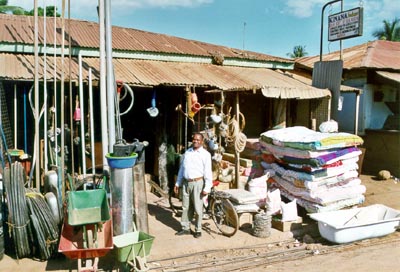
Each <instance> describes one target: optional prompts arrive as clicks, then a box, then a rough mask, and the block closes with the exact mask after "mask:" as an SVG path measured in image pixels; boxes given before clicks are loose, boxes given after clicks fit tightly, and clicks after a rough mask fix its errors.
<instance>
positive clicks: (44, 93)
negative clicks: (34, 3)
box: [25, 1, 49, 172]
mask: <svg viewBox="0 0 400 272" xmlns="http://www.w3.org/2000/svg"><path fill="white" fill-rule="evenodd" d="M43 4H44V10H46V9H47V6H46V1H44V2H43ZM43 96H44V99H43V107H44V108H45V111H44V113H43V116H44V122H43V130H44V134H43V142H44V143H43V153H44V156H43V157H44V171H45V172H47V171H48V164H49V159H48V157H47V154H48V145H47V144H48V142H47V15H46V12H45V13H44V14H43ZM25 152H26V151H25Z"/></svg>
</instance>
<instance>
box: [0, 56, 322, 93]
mask: <svg viewBox="0 0 400 272" xmlns="http://www.w3.org/2000/svg"><path fill="white" fill-rule="evenodd" d="M82 62H83V63H82V67H83V69H82V74H83V78H85V79H86V78H87V77H88V69H89V67H91V68H92V74H93V77H92V78H93V79H94V80H96V79H97V80H98V78H99V59H98V58H83V60H82ZM0 63H7V66H0V75H2V77H3V78H4V79H14V80H31V81H33V80H34V73H33V71H34V56H33V55H22V54H5V53H3V54H0ZM43 64H44V61H43V58H40V61H39V66H40V67H39V77H40V79H41V80H43ZM113 64H114V71H115V77H116V79H117V80H122V81H124V82H126V83H127V84H130V85H136V86H158V85H175V86H185V85H194V86H204V87H209V88H217V89H220V90H230V91H234V90H257V89H264V91H263V94H264V95H266V96H268V97H281V98H303V99H306V98H318V97H324V96H329V95H330V92H329V90H326V89H318V88H315V87H311V86H310V85H307V84H305V83H303V82H301V81H299V80H296V79H293V78H291V77H290V76H287V75H285V74H283V73H279V72H277V71H274V70H271V69H262V68H248V67H233V66H219V65H212V64H200V63H183V62H182V63H180V62H165V61H151V60H134V59H113ZM56 65H57V67H58V69H57V79H58V80H60V78H61V71H62V69H61V67H62V65H61V58H57V64H56ZM47 66H48V70H47V78H48V80H53V78H54V75H53V74H54V68H53V67H54V58H52V57H50V58H48V59H47ZM63 71H64V78H65V80H69V59H68V58H67V59H65V60H64V69H63ZM71 71H72V73H71V79H72V80H78V75H77V73H75V72H74V71H78V60H77V59H76V58H73V59H72V60H71ZM278 89H280V91H279V92H280V94H279V96H276V92H277V90H278Z"/></svg>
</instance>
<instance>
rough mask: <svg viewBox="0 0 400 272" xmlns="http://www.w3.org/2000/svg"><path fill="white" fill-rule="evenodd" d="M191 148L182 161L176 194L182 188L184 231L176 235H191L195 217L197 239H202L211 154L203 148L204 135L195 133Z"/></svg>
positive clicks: (210, 177) (210, 171)
mask: <svg viewBox="0 0 400 272" xmlns="http://www.w3.org/2000/svg"><path fill="white" fill-rule="evenodd" d="M192 144H193V145H192V147H190V148H189V149H188V150H187V151H186V152H185V154H184V155H183V158H182V160H181V164H180V167H179V172H178V178H177V180H176V183H175V187H174V192H175V194H178V193H179V187H182V217H181V226H182V229H181V230H180V231H178V232H177V233H176V235H185V234H190V233H191V231H190V222H191V221H192V219H193V218H194V217H195V216H196V217H195V232H194V233H193V236H194V237H195V238H199V237H201V221H202V218H203V197H206V196H207V194H208V193H209V192H210V190H211V186H212V168H211V154H210V153H209V152H208V151H207V150H205V149H204V148H203V135H202V134H201V133H194V134H193V137H192Z"/></svg>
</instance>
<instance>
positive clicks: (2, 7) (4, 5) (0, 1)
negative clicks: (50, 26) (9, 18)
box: [0, 0, 60, 17]
mask: <svg viewBox="0 0 400 272" xmlns="http://www.w3.org/2000/svg"><path fill="white" fill-rule="evenodd" d="M55 11H56V16H57V17H60V14H59V13H58V12H57V8H56V9H55ZM0 13H3V14H4V13H12V14H14V15H28V16H33V15H35V10H34V9H32V10H30V11H26V10H24V9H23V8H21V7H17V6H9V5H8V0H0ZM38 15H39V16H44V9H43V8H42V7H38ZM46 16H48V17H54V6H48V7H46Z"/></svg>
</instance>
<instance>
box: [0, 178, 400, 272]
mask: <svg viewBox="0 0 400 272" xmlns="http://www.w3.org/2000/svg"><path fill="white" fill-rule="evenodd" d="M361 179H362V182H363V184H364V185H365V186H366V187H367V192H366V194H365V196H366V201H365V203H363V205H362V206H367V205H371V204H375V203H381V204H384V205H387V206H389V207H392V208H395V209H399V210H400V183H395V182H394V180H385V181H378V180H376V179H375V178H374V177H373V176H367V175H361ZM147 201H148V209H149V216H148V221H149V234H151V235H152V236H154V237H155V239H154V241H153V243H152V248H151V252H150V255H149V256H147V258H146V260H144V261H145V263H146V264H147V268H148V269H149V271H265V270H267V271H294V272H296V271H311V272H314V271H315V272H316V271H335V272H337V271H350V270H352V271H400V258H399V256H400V232H399V231H397V232H395V233H393V234H390V235H387V236H385V237H383V238H375V239H368V240H364V241H360V242H355V243H351V244H350V245H346V246H345V247H338V246H337V245H333V244H330V243H327V241H325V240H324V239H323V238H321V237H320V236H319V232H318V227H317V224H316V223H315V222H314V221H313V220H311V219H309V218H307V216H306V215H304V217H303V218H304V220H303V223H302V224H299V225H298V226H297V227H296V228H293V229H292V230H290V231H287V232H282V231H279V230H276V229H274V228H271V234H270V236H269V237H267V238H260V237H255V236H254V235H252V234H251V230H252V228H251V226H252V225H251V222H252V221H251V216H249V215H248V214H244V215H243V216H241V218H240V224H241V228H240V229H239V231H238V232H237V233H236V234H235V235H234V236H233V237H231V238H228V237H225V236H222V235H220V234H219V233H218V232H217V230H216V228H215V225H214V223H213V221H212V220H205V221H203V223H204V224H205V231H203V236H202V237H201V238H199V239H195V238H193V237H192V236H191V235H187V236H182V237H177V236H175V235H174V233H175V232H176V231H177V230H179V229H180V224H179V219H180V218H179V217H176V216H175V215H174V213H173V212H172V211H171V210H170V208H169V204H168V201H167V200H166V199H164V198H162V197H159V196H157V195H155V194H153V193H150V192H148V193H147ZM305 236H307V238H311V240H308V241H307V243H303V240H304V239H305ZM115 254H116V252H115V250H112V251H111V252H110V253H108V254H107V255H106V256H105V257H101V258H100V260H99V264H98V271H116V270H118V263H117V262H116V260H115V258H116V256H115ZM221 264H224V265H221ZM200 267H201V268H200ZM0 271H15V272H16V271H77V261H76V260H70V259H68V258H66V257H64V256H63V255H60V256H58V257H57V258H54V259H51V260H49V261H47V262H39V261H35V260H32V259H28V258H25V259H22V260H16V259H15V258H12V257H11V256H9V255H5V256H4V258H3V260H1V261H0Z"/></svg>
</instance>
